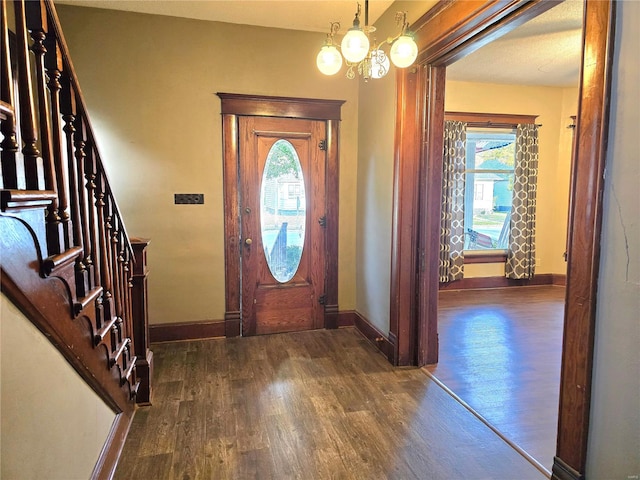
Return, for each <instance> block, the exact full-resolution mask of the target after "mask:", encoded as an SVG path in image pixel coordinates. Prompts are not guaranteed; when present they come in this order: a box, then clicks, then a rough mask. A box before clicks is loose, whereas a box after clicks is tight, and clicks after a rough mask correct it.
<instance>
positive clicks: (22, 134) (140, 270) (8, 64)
mask: <svg viewBox="0 0 640 480" xmlns="http://www.w3.org/2000/svg"><path fill="white" fill-rule="evenodd" d="M0 1H1V15H2V18H1V30H2V38H1V51H0V69H1V77H2V83H1V89H0V90H1V91H0V127H1V133H2V142H1V143H0V147H1V163H0V168H1V175H0V182H1V183H0V189H1V190H0V267H1V272H0V275H1V286H2V292H3V293H4V294H5V295H6V296H7V297H8V298H9V299H11V301H12V302H13V303H14V304H15V305H16V306H17V307H18V308H19V309H20V310H22V312H23V313H24V314H25V315H26V316H27V318H29V319H30V320H31V321H32V322H33V323H34V324H35V325H36V326H37V327H38V328H39V329H40V330H41V331H42V332H43V333H44V334H45V335H46V336H47V337H48V338H49V339H50V340H51V342H52V343H53V344H54V345H55V346H56V347H57V348H58V350H59V351H60V352H61V353H62V354H63V355H64V356H65V358H66V359H67V360H68V361H69V363H70V364H71V365H72V366H73V367H74V368H75V370H76V371H77V372H78V373H79V374H80V375H81V376H82V378H83V379H84V380H85V381H86V382H87V384H88V385H90V386H91V387H92V388H93V390H94V391H95V392H96V393H97V394H98V395H99V396H100V397H101V398H102V399H103V400H104V401H105V403H106V404H108V405H109V406H110V407H111V408H112V409H113V410H114V412H116V413H117V414H118V415H119V418H120V422H119V424H120V430H119V431H118V432H115V435H116V436H117V435H119V436H120V440H123V439H124V437H125V436H126V431H127V430H128V426H129V424H130V422H131V419H132V417H133V413H134V411H135V405H136V402H137V403H142V404H148V403H149V402H150V399H151V377H152V369H153V354H152V352H151V351H150V350H149V344H148V321H147V309H146V303H147V293H146V292H147V289H146V281H147V268H146V248H147V245H148V241H147V240H145V239H134V238H131V237H129V236H128V234H127V231H126V229H125V225H124V221H123V219H122V215H121V213H120V210H119V208H118V204H117V202H116V199H115V196H114V195H113V191H112V189H111V186H110V184H109V180H108V177H107V174H106V172H105V169H104V165H103V162H102V160H101V158H100V154H99V152H98V150H97V148H96V144H95V138H94V134H93V131H92V128H91V124H90V122H89V119H88V116H87V109H86V106H85V103H84V100H83V97H82V92H81V90H80V87H79V85H78V81H77V78H76V74H75V72H74V69H73V65H72V63H71V58H70V57H69V52H68V49H67V46H66V43H65V41H64V37H63V35H62V30H61V28H60V22H59V20H58V17H57V14H56V11H55V8H54V6H53V3H52V2H51V1H50V0H28V1H25V0H16V1H8V0H0ZM112 434H114V432H112ZM114 441H115V443H116V444H118V441H117V439H116V440H114ZM120 443H121V442H120ZM120 448H121V445H120ZM118 454H119V451H116V452H115V453H113V452H111V453H110V455H111V457H113V458H112V459H111V460H109V459H106V460H103V462H102V463H104V465H102V467H101V468H103V469H104V471H107V472H108V471H110V470H111V469H112V468H113V466H114V465H115V462H117V457H118ZM109 462H111V465H109ZM99 463H100V462H99ZM97 468H98V467H97ZM94 473H96V472H94ZM97 476H98V477H100V476H103V475H102V474H100V472H98V473H97ZM106 476H108V475H106Z"/></svg>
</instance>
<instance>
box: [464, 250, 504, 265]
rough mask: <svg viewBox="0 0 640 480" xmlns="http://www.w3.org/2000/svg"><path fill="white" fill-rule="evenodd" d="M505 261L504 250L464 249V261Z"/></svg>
mask: <svg viewBox="0 0 640 480" xmlns="http://www.w3.org/2000/svg"><path fill="white" fill-rule="evenodd" d="M506 261H507V251H506V250H465V251H464V263H465V264H467V263H504V262H506Z"/></svg>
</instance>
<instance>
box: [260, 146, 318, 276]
mask: <svg viewBox="0 0 640 480" xmlns="http://www.w3.org/2000/svg"><path fill="white" fill-rule="evenodd" d="M306 220H307V200H306V195H305V189H304V178H303V176H302V166H301V165H300V159H299V158H298V154H297V153H296V149H295V148H294V146H293V145H292V144H291V143H290V142H289V141H287V140H284V139H280V140H278V141H276V142H275V143H274V144H273V146H272V147H271V149H270V150H269V153H268V154H267V161H266V162H265V165H264V172H263V173H262V183H261V185H260V230H261V235H262V245H263V247H264V255H265V257H266V259H267V265H269V270H270V271H271V274H272V275H273V277H274V278H275V279H276V280H277V281H278V282H280V283H285V282H288V281H289V280H291V279H292V278H293V276H294V275H295V273H296V272H297V271H298V266H299V265H300V259H301V258H302V249H303V247H304V234H305V225H306Z"/></svg>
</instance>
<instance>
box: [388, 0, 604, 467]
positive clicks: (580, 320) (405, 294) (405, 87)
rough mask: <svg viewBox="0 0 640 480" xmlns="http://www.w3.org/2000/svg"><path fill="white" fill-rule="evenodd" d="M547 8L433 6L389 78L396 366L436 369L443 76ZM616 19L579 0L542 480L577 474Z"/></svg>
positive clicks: (583, 445) (596, 2)
mask: <svg viewBox="0 0 640 480" xmlns="http://www.w3.org/2000/svg"><path fill="white" fill-rule="evenodd" d="M557 3H559V2H557V1H542V0H531V1H522V0H507V1H495V0H489V1H442V2H440V3H439V4H437V5H436V6H435V7H434V8H432V9H431V10H430V11H428V12H427V13H426V14H425V15H424V16H423V17H422V18H420V19H419V20H418V21H417V22H415V23H414V24H413V25H412V26H411V28H412V30H413V31H414V32H415V33H416V41H417V43H418V46H419V49H420V54H419V56H418V62H417V67H416V68H414V69H412V70H409V69H407V70H398V73H397V76H396V92H397V108H396V131H395V166H394V188H395V194H394V210H393V237H392V254H391V263H392V264H391V309H390V335H389V336H390V338H392V339H395V340H396V341H395V355H394V360H395V363H396V364H398V365H409V364H419V365H424V364H432V363H436V362H437V361H438V338H437V311H438V251H439V248H438V241H439V240H438V239H439V224H440V203H441V202H440V195H441V180H442V146H443V129H444V90H445V79H446V66H447V65H449V64H451V63H453V62H455V61H456V60H457V59H459V58H462V57H463V56H465V55H467V54H469V53H471V52H472V51H474V50H476V49H478V48H480V47H481V46H483V45H485V44H487V43H488V42H490V41H492V40H493V39H495V38H498V37H499V36H501V35H503V34H505V33H507V32H508V31H510V30H512V29H514V28H516V27H517V26H519V25H521V24H522V23H524V22H526V21H528V20H530V19H532V18H534V17H535V16H537V15H539V14H540V13H543V12H544V11H546V10H548V9H549V8H551V7H553V6H554V5H556V4H557ZM614 20H615V4H614V2H613V1H611V0H585V15H584V22H583V45H582V52H583V54H582V69H581V75H580V86H579V95H580V99H579V105H578V119H577V127H576V131H575V135H576V146H575V153H574V156H575V168H573V171H572V185H571V195H570V196H571V212H570V219H571V220H570V224H569V226H568V237H569V238H568V265H567V291H566V303H565V328H564V339H563V342H564V343H563V354H562V373H561V381H560V408H559V420H558V443H557V451H556V457H555V459H554V465H553V476H552V478H554V479H559V480H565V479H581V478H584V471H585V465H586V452H587V436H588V429H589V407H590V395H591V369H592V363H593V344H594V331H595V314H596V308H595V307H596V293H597V280H598V266H599V256H600V233H601V223H602V190H603V181H604V178H603V172H604V161H605V155H606V143H607V131H608V114H609V111H608V108H609V88H610V86H609V84H610V68H611V60H612V58H613V55H612V53H613V52H612V45H613V33H614ZM419 266H420V268H419ZM416 299H417V300H416Z"/></svg>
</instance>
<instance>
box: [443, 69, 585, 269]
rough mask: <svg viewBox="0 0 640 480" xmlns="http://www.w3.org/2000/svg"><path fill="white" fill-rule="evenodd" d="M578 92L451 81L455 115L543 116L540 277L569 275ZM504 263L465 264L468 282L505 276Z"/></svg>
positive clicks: (449, 104)
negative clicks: (567, 258) (568, 232)
mask: <svg viewBox="0 0 640 480" xmlns="http://www.w3.org/2000/svg"><path fill="white" fill-rule="evenodd" d="M577 98H578V91H577V89H576V88H554V87H537V86H525V85H497V84H487V83H470V82H456V81H449V82H447V90H446V94H445V109H446V110H447V111H454V112H481V113H512V114H525V115H539V117H538V119H537V122H538V123H540V124H542V127H541V128H540V130H539V152H540V161H539V172H538V196H537V204H538V208H537V214H536V260H537V267H536V273H561V274H564V273H565V272H566V264H565V262H564V258H563V256H562V254H563V253H564V251H565V245H566V229H567V212H568V199H569V169H570V166H571V142H572V141H571V131H570V129H567V128H566V127H567V125H569V124H570V118H569V116H570V115H575V114H576V113H577ZM502 275H504V265H503V264H499V265H496V264H473V265H465V277H468V278H470V277H483V276H502Z"/></svg>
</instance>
